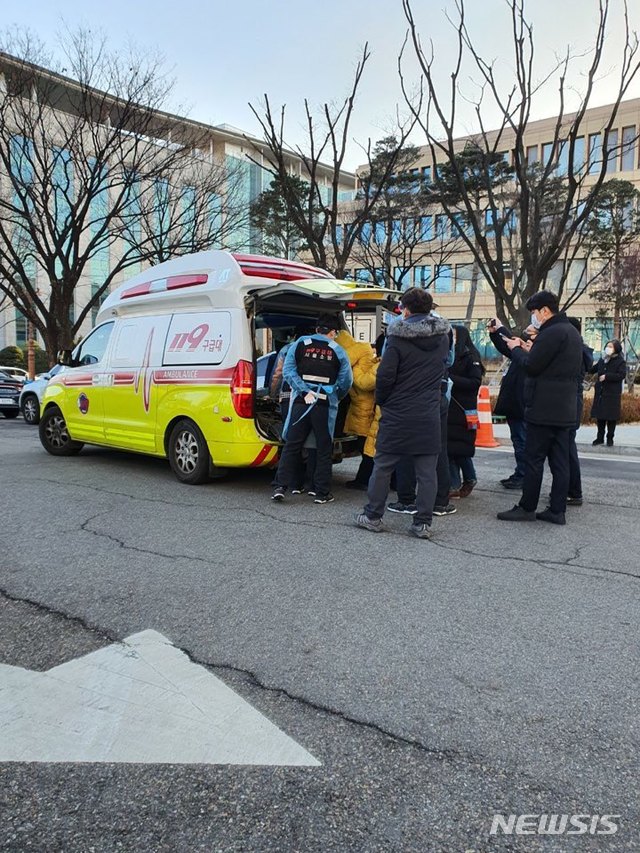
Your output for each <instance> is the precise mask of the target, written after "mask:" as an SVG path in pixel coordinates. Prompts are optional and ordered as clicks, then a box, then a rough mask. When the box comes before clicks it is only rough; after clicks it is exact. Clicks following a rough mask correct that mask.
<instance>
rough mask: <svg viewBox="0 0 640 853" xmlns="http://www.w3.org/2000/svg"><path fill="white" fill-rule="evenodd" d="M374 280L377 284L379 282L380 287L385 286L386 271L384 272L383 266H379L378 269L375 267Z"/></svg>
mask: <svg viewBox="0 0 640 853" xmlns="http://www.w3.org/2000/svg"><path fill="white" fill-rule="evenodd" d="M373 280H374V282H375V284H379V285H380V287H384V286H385V284H386V281H385V273H384V269H382V267H378V268H377V269H375V270H374V271H373Z"/></svg>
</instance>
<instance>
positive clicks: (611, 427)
mask: <svg viewBox="0 0 640 853" xmlns="http://www.w3.org/2000/svg"><path fill="white" fill-rule="evenodd" d="M616 423H617V421H598V441H604V430H605V427H606V429H607V441H613V436H614V435H615V434H616Z"/></svg>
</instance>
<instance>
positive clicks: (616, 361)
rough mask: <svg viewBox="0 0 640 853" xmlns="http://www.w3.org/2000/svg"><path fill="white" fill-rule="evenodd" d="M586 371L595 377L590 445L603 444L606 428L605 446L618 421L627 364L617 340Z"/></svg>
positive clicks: (609, 441)
mask: <svg viewBox="0 0 640 853" xmlns="http://www.w3.org/2000/svg"><path fill="white" fill-rule="evenodd" d="M589 372H590V373H595V374H596V375H597V377H598V381H597V382H596V387H595V393H594V397H593V405H592V406H591V418H592V419H593V420H596V421H597V422H598V437H597V438H596V440H595V441H594V442H593V444H604V430H605V427H606V429H607V447H613V436H614V435H615V431H616V424H617V422H618V421H619V420H620V401H621V400H622V386H623V383H624V380H625V379H626V376H627V363H626V361H625V360H624V357H623V355H622V345H621V343H620V341H617V340H612V341H609V342H608V343H607V345H606V347H605V348H604V352H603V354H602V358H600V359H598V363H597V364H596V365H595V367H592V368H591V370H590V371H589Z"/></svg>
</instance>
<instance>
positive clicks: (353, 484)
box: [344, 480, 368, 492]
mask: <svg viewBox="0 0 640 853" xmlns="http://www.w3.org/2000/svg"><path fill="white" fill-rule="evenodd" d="M344 487H345V489H353V490H354V491H356V492H366V491H367V488H368V484H367V483H361V482H360V481H359V480H347V482H346V483H345V484H344Z"/></svg>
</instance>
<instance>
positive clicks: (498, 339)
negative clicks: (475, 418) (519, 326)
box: [487, 319, 527, 489]
mask: <svg viewBox="0 0 640 853" xmlns="http://www.w3.org/2000/svg"><path fill="white" fill-rule="evenodd" d="M487 329H488V331H489V337H490V338H491V343H492V344H493V345H494V347H495V348H496V349H497V350H498V352H499V353H500V355H503V356H504V357H505V358H508V359H509V362H510V363H509V367H508V369H507V372H506V373H505V375H504V376H503V377H502V382H501V383H500V392H499V393H498V399H497V400H496V404H495V407H494V410H493V413H494V415H501V416H502V417H503V418H506V420H507V426H508V427H509V432H510V434H511V443H512V445H513V455H514V456H515V458H516V467H515V471H514V472H513V474H511V476H510V477H505V478H504V479H503V480H500V484H501V485H502V486H503V487H504V488H505V489H522V484H523V483H524V466H525V455H524V447H525V442H526V440H527V422H526V421H525V419H524V382H525V379H526V376H527V374H526V371H525V369H524V365H523V364H520V362H518V361H513V360H512V358H511V350H510V349H509V347H508V346H507V344H506V343H505V338H513V337H514V335H513V333H512V332H511V331H510V330H509V329H507V328H506V326H503V325H501V323H499V321H498V320H497V319H494V320H492V321H491V322H490V323H489V325H488V327H487Z"/></svg>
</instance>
